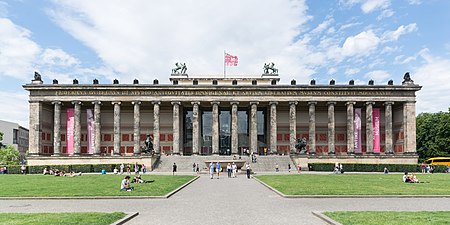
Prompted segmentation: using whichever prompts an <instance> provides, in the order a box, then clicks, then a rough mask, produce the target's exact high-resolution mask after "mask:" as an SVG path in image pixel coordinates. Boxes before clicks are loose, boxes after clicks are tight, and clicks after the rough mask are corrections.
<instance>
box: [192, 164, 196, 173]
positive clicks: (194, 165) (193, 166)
mask: <svg viewBox="0 0 450 225" xmlns="http://www.w3.org/2000/svg"><path fill="white" fill-rule="evenodd" d="M196 167H197V165H196V164H195V163H194V164H192V172H194V173H195V168H196Z"/></svg>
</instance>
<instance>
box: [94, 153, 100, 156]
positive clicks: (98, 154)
mask: <svg viewBox="0 0 450 225" xmlns="http://www.w3.org/2000/svg"><path fill="white" fill-rule="evenodd" d="M92 156H94V157H99V156H100V153H94V154H92Z"/></svg>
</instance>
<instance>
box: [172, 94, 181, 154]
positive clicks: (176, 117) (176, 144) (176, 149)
mask: <svg viewBox="0 0 450 225" xmlns="http://www.w3.org/2000/svg"><path fill="white" fill-rule="evenodd" d="M172 105H173V142H172V144H173V154H174V155H179V154H180V105H181V103H180V102H172Z"/></svg>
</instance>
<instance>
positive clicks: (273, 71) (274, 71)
mask: <svg viewBox="0 0 450 225" xmlns="http://www.w3.org/2000/svg"><path fill="white" fill-rule="evenodd" d="M263 68H264V74H278V69H277V68H275V63H273V62H271V63H264V67H263ZM269 70H270V71H271V72H270V73H269Z"/></svg>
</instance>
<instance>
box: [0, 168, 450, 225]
mask: <svg viewBox="0 0 450 225" xmlns="http://www.w3.org/2000/svg"><path fill="white" fill-rule="evenodd" d="M350 210H351V211H360V210H364V211H366V210H370V211H421V210H427V211H428V210H429V211H448V210H450V201H449V199H448V198H297V199H287V198H283V197H281V196H279V195H278V194H276V193H274V192H272V191H271V190H269V189H268V188H266V187H265V186H263V185H262V184H260V183H259V182H257V181H256V180H254V179H247V178H246V177H245V176H244V175H240V176H238V178H231V179H230V178H227V176H226V174H221V176H220V179H216V178H215V179H213V180H211V179H209V176H207V175H201V176H200V178H199V179H197V180H196V181H195V182H193V183H192V184H190V185H188V186H187V187H186V188H184V189H182V190H181V191H179V192H178V193H176V194H175V195H173V196H172V197H170V198H168V199H108V200H104V199H103V200H0V212H90V211H96V212H115V211H124V212H139V215H138V216H137V217H135V218H134V219H132V220H131V221H129V222H128V223H127V224H183V225H185V224H207V223H211V224H314V225H317V224H326V223H325V222H324V221H322V220H321V219H319V218H317V217H316V216H314V215H313V214H312V213H311V212H312V211H350Z"/></svg>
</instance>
